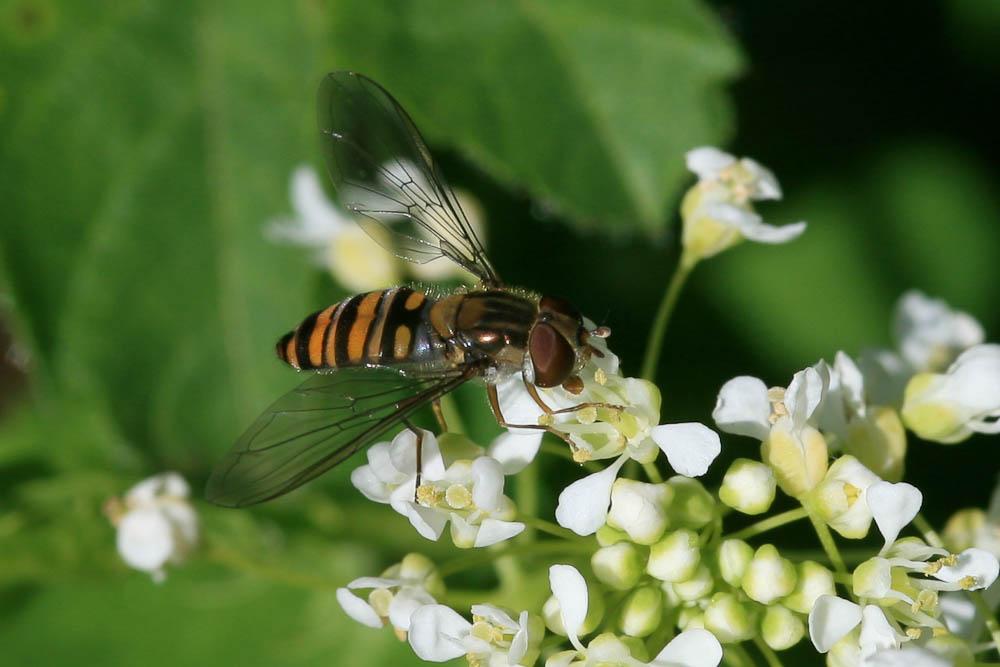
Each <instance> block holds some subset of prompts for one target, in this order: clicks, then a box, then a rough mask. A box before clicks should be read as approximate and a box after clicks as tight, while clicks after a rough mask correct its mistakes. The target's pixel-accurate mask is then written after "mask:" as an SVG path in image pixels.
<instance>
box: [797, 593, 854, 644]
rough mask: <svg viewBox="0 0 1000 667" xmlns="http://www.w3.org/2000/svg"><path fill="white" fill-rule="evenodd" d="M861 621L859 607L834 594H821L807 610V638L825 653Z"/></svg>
mask: <svg viewBox="0 0 1000 667" xmlns="http://www.w3.org/2000/svg"><path fill="white" fill-rule="evenodd" d="M860 622H861V607H859V606H858V605H856V604H854V603H853V602H850V601H849V600H844V599H842V598H838V597H836V596H834V595H821V596H819V597H818V598H817V599H816V603H815V604H814V605H813V608H812V611H810V612H809V638H810V639H811V640H812V643H813V646H815V647H816V650H817V651H819V652H820V653H826V652H827V651H829V650H830V648H831V647H833V645H834V644H836V643H837V642H838V641H840V639H841V638H842V637H844V636H846V635H847V633H848V632H850V631H851V630H853V629H854V628H855V627H857V625H858V623H860Z"/></svg>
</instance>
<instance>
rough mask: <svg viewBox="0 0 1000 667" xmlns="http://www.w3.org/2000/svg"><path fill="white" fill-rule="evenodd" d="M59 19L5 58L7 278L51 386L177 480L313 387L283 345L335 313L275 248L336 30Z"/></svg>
mask: <svg viewBox="0 0 1000 667" xmlns="http://www.w3.org/2000/svg"><path fill="white" fill-rule="evenodd" d="M45 6H46V7H49V9H51V11H53V12H57V15H56V16H54V18H53V19H52V21H51V22H52V25H51V27H50V29H47V30H46V31H45V32H44V33H43V34H41V35H39V36H38V37H37V39H33V40H27V41H26V40H21V41H20V42H18V46H17V48H11V47H10V46H9V45H5V49H4V50H5V51H10V53H9V54H7V55H5V56H4V58H2V59H0V80H3V81H4V82H5V85H8V86H9V87H10V90H11V91H12V92H11V94H10V95H9V97H8V98H7V101H6V105H7V106H6V109H5V110H4V112H3V115H2V116H0V147H2V148H0V171H2V172H3V173H4V174H5V176H4V178H3V179H0V181H2V182H0V198H2V201H3V202H4V204H5V207H6V210H5V215H4V218H5V219H4V224H3V226H2V230H0V251H2V254H3V261H2V262H0V264H2V265H3V266H4V268H5V271H6V278H7V281H8V285H9V288H10V290H11V292H12V294H13V296H14V298H15V301H16V304H17V306H18V309H19V315H20V318H19V319H20V321H21V323H22V327H21V329H23V331H22V333H23V336H24V337H25V338H26V339H27V340H28V341H29V342H30V343H31V346H32V348H33V352H34V357H35V361H36V365H37V367H38V369H39V371H40V373H41V374H40V378H41V379H42V380H45V381H48V382H49V383H55V384H56V385H57V386H59V387H62V388H69V389H71V390H72V391H73V392H74V393H76V394H78V395H87V396H98V397H104V396H106V397H107V400H108V405H109V407H110V410H111V414H112V416H113V418H114V419H115V421H116V422H117V423H119V424H120V425H121V430H122V433H123V434H124V435H125V437H127V438H129V439H130V440H131V441H132V443H133V444H135V445H137V446H138V447H140V448H142V449H145V450H147V451H157V452H159V454H158V456H160V457H161V458H162V459H165V460H163V461H161V462H162V463H165V464H173V465H179V466H181V467H186V466H187V465H189V464H190V463H191V462H193V461H196V460H200V461H204V460H206V459H211V458H214V454H213V453H212V451H213V449H214V451H215V452H218V451H220V450H221V449H223V448H224V447H225V446H226V444H227V443H228V442H229V441H231V439H232V437H233V436H234V435H235V434H236V433H238V431H239V430H240V429H241V428H242V427H243V426H244V425H245V424H246V423H247V422H249V420H250V419H251V418H252V416H253V415H254V414H255V413H256V412H257V411H258V410H260V409H261V408H262V407H263V406H264V405H266V403H267V402H268V400H270V399H271V398H273V396H275V395H276V394H278V393H280V391H281V390H282V389H283V388H285V386H287V385H290V384H293V383H294V378H293V377H291V375H290V374H287V369H282V368H281V365H280V364H279V363H278V362H277V361H276V360H275V359H274V357H273V355H272V354H271V350H272V349H273V344H274V340H276V338H277V337H278V336H279V335H280V334H281V333H283V332H284V331H286V330H287V329H289V328H291V327H292V326H294V324H295V323H296V322H297V321H298V319H299V318H301V317H302V316H303V315H304V314H305V313H307V312H308V311H309V308H310V307H312V306H313V305H319V304H316V303H310V299H309V298H308V296H307V295H308V294H309V290H308V289H307V285H308V284H309V283H308V281H309V276H310V275H311V273H312V271H313V269H312V268H311V267H310V266H309V265H308V263H307V262H306V261H305V260H304V256H303V253H302V252H301V251H298V250H294V249H288V248H280V247H275V246H273V245H272V244H270V243H268V242H266V241H265V240H264V238H263V235H262V228H263V226H264V224H265V222H266V221H267V220H268V219H269V218H271V217H274V216H277V215H280V214H283V213H284V212H285V211H287V209H288V208H289V204H288V195H287V179H288V176H289V174H290V173H291V170H292V167H293V166H294V164H295V163H296V162H300V161H302V160H303V159H308V158H310V157H312V156H314V155H316V154H317V148H316V145H315V130H314V120H313V118H312V108H313V95H314V89H315V85H316V81H318V80H319V77H320V76H321V74H322V72H323V70H324V69H325V66H324V65H323V64H321V59H320V53H321V51H322V49H323V43H324V39H323V37H322V34H321V33H320V32H317V30H316V29H315V27H314V26H315V25H316V17H315V16H312V15H311V14H310V12H311V11H313V9H312V8H311V7H309V6H302V7H301V8H300V10H301V11H298V12H296V11H289V10H288V9H287V8H286V7H285V5H277V4H271V3H267V4H261V5H260V6H259V7H258V8H257V9H256V10H255V11H254V12H246V11H229V10H230V9H237V8H239V7H242V5H240V4H239V3H235V2H233V3H231V6H229V7H227V5H226V4H225V3H221V4H220V3H211V4H208V5H204V4H202V3H171V4H170V5H169V6H167V5H163V6H156V5H150V4H148V3H145V2H138V1H133V2H122V3H116V4H115V5H114V6H113V7H108V8H106V10H105V11H101V12H95V11H92V9H91V8H88V7H85V6H83V5H79V4H77V3H65V4H63V5H60V6H59V8H58V9H56V8H55V7H54V6H50V5H49V4H48V3H45ZM262 44H267V48H266V49H262V47H261V45H262ZM282 371H286V373H285V374H282Z"/></svg>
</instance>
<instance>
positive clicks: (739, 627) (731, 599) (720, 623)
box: [705, 593, 754, 644]
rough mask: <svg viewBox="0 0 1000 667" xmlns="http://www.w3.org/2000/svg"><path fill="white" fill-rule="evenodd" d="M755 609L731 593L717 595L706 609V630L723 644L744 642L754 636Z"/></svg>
mask: <svg viewBox="0 0 1000 667" xmlns="http://www.w3.org/2000/svg"><path fill="white" fill-rule="evenodd" d="M753 616H754V614H753V609H752V607H750V606H749V605H748V604H746V603H741V602H740V601H739V600H737V599H736V596H734V595H733V594H731V593H716V594H715V595H713V596H712V600H711V601H710V602H709V603H708V606H707V607H705V629H706V630H708V631H709V632H711V633H712V634H713V635H715V637H716V639H718V640H719V641H720V642H723V643H727V644H728V643H732V642H742V641H746V640H748V639H750V638H751V637H753V636H754V619H753Z"/></svg>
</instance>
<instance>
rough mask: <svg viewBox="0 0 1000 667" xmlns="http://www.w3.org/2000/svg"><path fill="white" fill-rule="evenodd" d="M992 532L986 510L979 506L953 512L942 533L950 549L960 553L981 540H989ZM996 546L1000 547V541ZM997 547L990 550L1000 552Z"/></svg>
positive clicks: (996, 538)
mask: <svg viewBox="0 0 1000 667" xmlns="http://www.w3.org/2000/svg"><path fill="white" fill-rule="evenodd" d="M992 532H993V531H992V527H991V526H990V523H989V518H988V517H987V515H986V512H984V511H983V510H981V509H979V508H971V509H964V510H959V511H958V512H955V513H954V514H952V515H951V518H950V519H948V522H947V523H946V524H945V525H944V530H943V531H942V535H943V537H944V541H945V544H947V545H948V549H949V551H951V552H952V553H958V552H959V551H965V550H966V549H968V548H969V547H974V546H976V545H977V544H979V543H980V542H984V543H985V542H987V541H988V540H990V538H991V537H992V535H991V533H992ZM992 539H994V540H1000V536H997V537H992ZM996 547H1000V542H997V543H996ZM996 547H994V548H992V549H990V551H993V552H994V553H1000V548H996Z"/></svg>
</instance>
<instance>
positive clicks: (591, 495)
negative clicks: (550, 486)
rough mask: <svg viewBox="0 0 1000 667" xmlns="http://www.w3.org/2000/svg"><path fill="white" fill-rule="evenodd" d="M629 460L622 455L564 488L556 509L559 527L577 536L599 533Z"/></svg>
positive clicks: (626, 456) (625, 455)
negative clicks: (606, 465)
mask: <svg viewBox="0 0 1000 667" xmlns="http://www.w3.org/2000/svg"><path fill="white" fill-rule="evenodd" d="M627 460H628V455H627V454H623V455H622V456H619V457H618V460H617V461H615V462H614V463H612V464H611V465H609V466H608V467H607V468H605V469H604V470H602V471H600V472H595V473H593V474H590V475H587V476H586V477H584V478H583V479H578V480H577V481H575V482H573V483H572V484H570V485H569V486H567V487H566V488H565V489H563V490H562V493H560V494H559V505H558V506H557V507H556V521H558V522H559V525H560V526H562V527H564V528H569V529H570V530H572V531H573V532H574V533H576V534H577V535H593V534H594V533H596V532H597V529H598V528H600V527H601V526H602V525H604V519H605V517H607V515H608V505H610V504H611V486H612V485H613V484H614V483H615V478H616V477H617V476H618V471H619V470H621V467H622V466H623V465H625V461H627Z"/></svg>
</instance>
